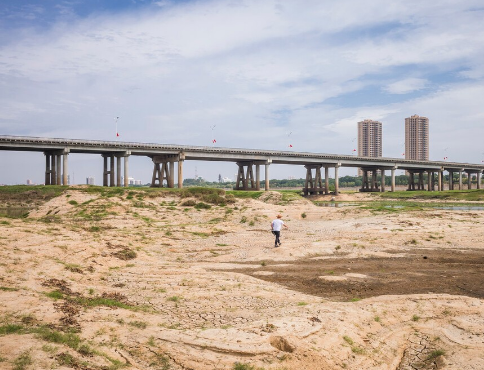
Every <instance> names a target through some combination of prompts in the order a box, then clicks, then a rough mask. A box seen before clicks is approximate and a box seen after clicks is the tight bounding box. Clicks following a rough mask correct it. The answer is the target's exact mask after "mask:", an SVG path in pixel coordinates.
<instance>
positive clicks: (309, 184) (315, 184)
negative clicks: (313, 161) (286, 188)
mask: <svg viewBox="0 0 484 370" xmlns="http://www.w3.org/2000/svg"><path fill="white" fill-rule="evenodd" d="M304 167H305V168H306V182H305V183H304V189H303V192H304V195H315V194H323V192H324V191H325V189H324V188H323V180H322V178H321V167H322V165H319V164H317V165H305V166H304ZM313 170H315V176H314V178H313Z"/></svg>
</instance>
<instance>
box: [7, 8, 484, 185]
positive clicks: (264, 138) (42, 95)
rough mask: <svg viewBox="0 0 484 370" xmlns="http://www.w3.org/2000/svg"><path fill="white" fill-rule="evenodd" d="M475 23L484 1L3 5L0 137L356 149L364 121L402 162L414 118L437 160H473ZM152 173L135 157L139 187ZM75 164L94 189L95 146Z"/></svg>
mask: <svg viewBox="0 0 484 370" xmlns="http://www.w3.org/2000/svg"><path fill="white" fill-rule="evenodd" d="M482 19H484V3H483V2H482V0H446V1H438V2H433V1H432V2H431V1H421V0H419V1H414V0H405V1H403V0H393V1H388V0H367V1H360V0H339V1H332V0H331V1H330V0H237V1H235V0H234V1H232V0H225V1H220V0H183V1H176V0H171V1H170V0H106V1H103V0H66V1H54V0H2V1H1V5H0V84H1V89H0V135H18V136H37V137H56V138H71V139H91V140H113V141H115V140H119V141H130V142H153V143H159V144H181V145H200V146H217V147H237V148H257V149H274V150H289V151H306V152H315V153H331V154H350V155H351V154H353V153H354V152H353V150H354V149H356V146H357V144H356V137H357V122H358V121H361V120H364V119H373V120H378V121H380V122H382V124H383V156H385V157H394V158H402V153H403V152H404V141H405V134H404V130H405V124H404V122H405V118H406V117H410V116H411V115H413V114H418V115H420V116H425V117H428V118H429V120H430V159H431V160H443V159H444V158H448V159H447V160H448V161H452V162H469V163H479V164H481V163H483V161H484V146H483V145H482V143H483V137H484V84H483V82H484V25H483V22H482ZM116 117H119V118H118V119H117V120H116V119H115V118H116ZM116 127H117V131H118V132H119V135H120V136H119V138H116ZM213 140H216V143H213ZM44 163H45V160H44V157H43V154H42V153H23V152H9V151H1V152H0V184H1V183H3V184H17V183H25V182H26V180H27V179H31V180H32V181H34V182H36V183H42V182H43V179H44V170H45V169H44V167H45V164H44ZM152 170H153V164H152V162H151V159H150V158H147V157H136V158H135V157H131V158H130V175H131V176H133V177H134V178H136V179H140V180H142V182H143V183H145V182H149V181H150V179H151V175H152ZM236 173H237V168H236V165H235V164H234V163H221V162H212V163H207V162H190V161H187V162H186V163H185V168H184V175H185V177H187V178H193V177H194V176H195V174H197V175H198V176H202V177H203V178H204V179H206V180H208V181H214V180H217V179H218V175H219V174H220V175H221V176H222V177H229V178H232V179H233V177H234V174H236ZM340 173H341V174H342V175H345V174H349V175H355V174H356V169H344V170H343V171H340ZM69 174H70V177H71V178H72V179H73V180H74V182H75V183H84V182H85V178H86V177H88V176H92V177H95V179H96V180H95V181H96V184H98V185H99V184H101V179H102V158H101V156H100V155H80V154H71V155H70V156H69ZM304 176H305V170H304V168H303V167H302V166H276V165H273V166H271V173H270V177H271V178H280V179H282V178H288V177H296V178H299V177H304Z"/></svg>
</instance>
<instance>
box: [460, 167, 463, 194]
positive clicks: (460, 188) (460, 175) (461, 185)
mask: <svg viewBox="0 0 484 370" xmlns="http://www.w3.org/2000/svg"><path fill="white" fill-rule="evenodd" d="M462 171H463V170H459V190H462Z"/></svg>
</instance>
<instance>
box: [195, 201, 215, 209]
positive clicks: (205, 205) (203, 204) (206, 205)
mask: <svg viewBox="0 0 484 370" xmlns="http://www.w3.org/2000/svg"><path fill="white" fill-rule="evenodd" d="M195 208H196V209H210V208H212V206H211V205H210V204H206V203H203V202H200V203H197V204H195Z"/></svg>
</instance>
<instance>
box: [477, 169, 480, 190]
mask: <svg viewBox="0 0 484 370" xmlns="http://www.w3.org/2000/svg"><path fill="white" fill-rule="evenodd" d="M480 188H481V172H478V173H477V189H480Z"/></svg>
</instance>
